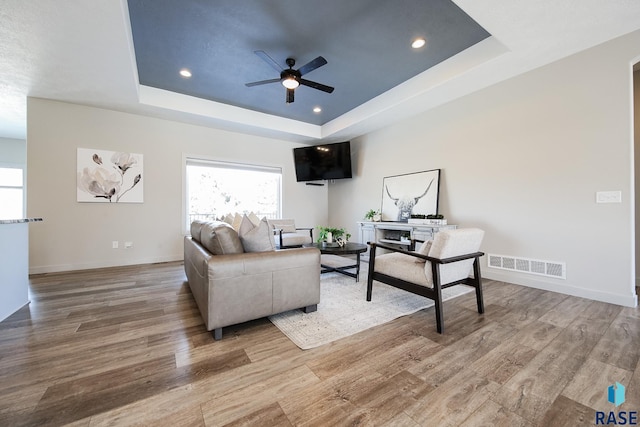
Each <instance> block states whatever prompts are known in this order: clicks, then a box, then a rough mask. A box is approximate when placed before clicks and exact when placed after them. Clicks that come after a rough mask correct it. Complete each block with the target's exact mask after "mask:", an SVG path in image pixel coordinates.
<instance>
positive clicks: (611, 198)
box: [596, 191, 622, 203]
mask: <svg viewBox="0 0 640 427" xmlns="http://www.w3.org/2000/svg"><path fill="white" fill-rule="evenodd" d="M596 203H622V191H598V192H597V193H596Z"/></svg>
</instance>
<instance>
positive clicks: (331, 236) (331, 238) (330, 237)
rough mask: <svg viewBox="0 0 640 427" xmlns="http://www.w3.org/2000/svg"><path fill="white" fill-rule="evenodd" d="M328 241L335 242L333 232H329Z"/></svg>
mask: <svg viewBox="0 0 640 427" xmlns="http://www.w3.org/2000/svg"><path fill="white" fill-rule="evenodd" d="M327 243H333V234H331V233H330V232H329V233H327Z"/></svg>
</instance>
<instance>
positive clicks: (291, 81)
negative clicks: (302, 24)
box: [245, 50, 334, 104]
mask: <svg viewBox="0 0 640 427" xmlns="http://www.w3.org/2000/svg"><path fill="white" fill-rule="evenodd" d="M254 53H255V54H256V55H258V56H259V57H260V58H262V60H263V61H265V62H266V63H267V64H269V65H271V67H272V68H273V69H274V70H276V71H278V72H279V73H280V78H279V79H269V80H260V81H257V82H252V83H246V84H245V86H247V87H252V86H260V85H265V84H269V83H276V82H280V83H281V84H282V86H284V87H285V88H286V89H287V98H286V102H287V104H291V103H292V102H293V101H294V99H295V97H294V90H295V89H296V88H297V87H298V86H300V85H303V86H308V87H310V88H313V89H317V90H320V91H322V92H326V93H332V92H333V90H334V88H333V87H331V86H327V85H324V84H322V83H317V82H313V81H311V80H306V79H303V78H302V76H303V75H305V74H307V73H310V72H311V71H313V70H315V69H316V68H320V67H322V66H323V65H325V64H326V63H327V60H326V59H324V58H323V57H322V56H318V57H317V58H316V59H314V60H313V61H311V62H308V63H306V64H305V65H303V66H302V67H300V68H298V69H297V70H294V69H293V67H294V66H295V65H296V60H295V59H293V58H287V60H286V63H287V66H289V68H288V69H285V68H282V67H281V66H280V65H279V64H278V63H277V62H276V61H275V60H274V59H273V58H271V57H270V56H269V55H267V54H266V53H265V52H264V51H262V50H257V51H255V52H254Z"/></svg>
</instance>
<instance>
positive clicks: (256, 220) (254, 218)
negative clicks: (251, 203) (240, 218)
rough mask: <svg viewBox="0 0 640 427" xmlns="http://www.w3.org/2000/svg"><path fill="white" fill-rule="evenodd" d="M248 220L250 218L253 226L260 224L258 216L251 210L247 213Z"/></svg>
mask: <svg viewBox="0 0 640 427" xmlns="http://www.w3.org/2000/svg"><path fill="white" fill-rule="evenodd" d="M249 220H251V223H252V224H253V225H255V226H258V225H260V218H258V215H256V214H254V213H253V212H251V213H250V214H249Z"/></svg>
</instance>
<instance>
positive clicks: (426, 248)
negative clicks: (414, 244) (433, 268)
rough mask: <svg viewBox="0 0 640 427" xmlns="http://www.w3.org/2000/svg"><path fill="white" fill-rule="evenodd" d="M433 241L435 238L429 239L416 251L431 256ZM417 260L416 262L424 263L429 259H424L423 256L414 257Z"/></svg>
mask: <svg viewBox="0 0 640 427" xmlns="http://www.w3.org/2000/svg"><path fill="white" fill-rule="evenodd" d="M432 243H433V240H427V241H426V242H424V243H423V244H422V245H421V246H420V249H418V250H417V251H415V252H416V253H417V254H420V255H426V256H429V251H430V250H431V244H432ZM413 259H414V260H415V262H416V263H418V264H424V263H425V262H426V261H427V260H426V259H422V258H418V257H414V258H413Z"/></svg>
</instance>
